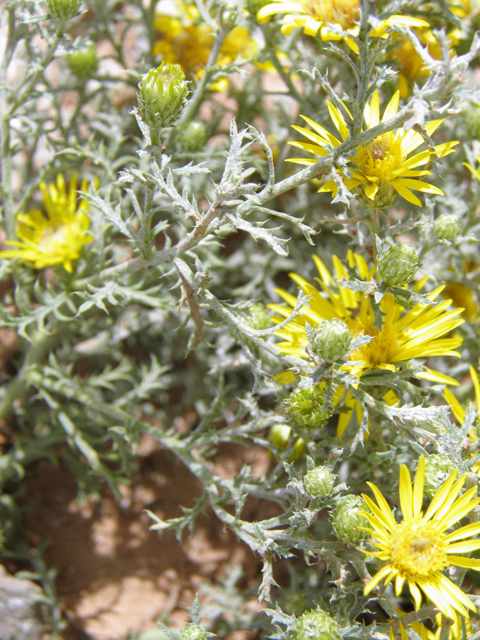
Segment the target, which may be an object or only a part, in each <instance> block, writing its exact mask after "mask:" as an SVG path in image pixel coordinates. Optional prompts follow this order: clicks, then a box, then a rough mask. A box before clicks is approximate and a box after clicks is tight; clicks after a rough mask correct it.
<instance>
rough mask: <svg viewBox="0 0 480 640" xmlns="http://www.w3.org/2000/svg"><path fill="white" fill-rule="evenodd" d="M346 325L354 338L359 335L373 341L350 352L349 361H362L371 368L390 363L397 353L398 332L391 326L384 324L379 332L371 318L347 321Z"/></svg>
mask: <svg viewBox="0 0 480 640" xmlns="http://www.w3.org/2000/svg"><path fill="white" fill-rule="evenodd" d="M347 324H348V328H349V329H350V332H351V334H352V335H353V336H354V337H355V338H356V337H358V335H359V334H360V333H363V334H364V335H367V336H373V340H371V341H370V342H369V343H368V344H366V345H363V346H362V347H360V348H359V349H358V350H357V351H353V352H352V355H351V356H350V360H363V361H365V362H366V363H368V365H369V366H372V367H376V366H378V365H380V364H389V363H391V362H392V358H393V356H394V355H395V354H396V353H397V343H398V331H397V330H396V329H395V327H394V326H393V325H392V324H389V323H385V324H384V325H383V327H382V330H381V331H379V330H378V329H377V327H376V326H375V325H374V319H373V318H372V317H371V316H367V318H361V317H360V316H359V317H356V318H352V319H350V320H348V319H347Z"/></svg>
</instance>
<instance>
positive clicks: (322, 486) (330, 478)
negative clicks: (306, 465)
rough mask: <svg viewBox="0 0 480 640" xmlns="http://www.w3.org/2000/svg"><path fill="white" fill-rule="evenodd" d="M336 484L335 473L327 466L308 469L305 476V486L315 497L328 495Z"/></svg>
mask: <svg viewBox="0 0 480 640" xmlns="http://www.w3.org/2000/svg"><path fill="white" fill-rule="evenodd" d="M334 484H335V475H334V474H333V473H332V472H331V471H330V469H327V467H315V469H310V471H307V473H306V474H305V476H304V478H303V486H304V487H305V489H306V491H307V492H308V493H309V494H310V495H311V496H313V497H314V498H325V497H326V496H328V495H329V494H330V493H331V491H332V489H333V485H334Z"/></svg>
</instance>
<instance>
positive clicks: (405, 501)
mask: <svg viewBox="0 0 480 640" xmlns="http://www.w3.org/2000/svg"><path fill="white" fill-rule="evenodd" d="M457 474H458V469H455V470H454V471H453V472H452V473H451V474H450V476H449V477H448V478H447V480H446V481H445V482H444V483H443V484H442V486H441V487H440V488H439V490H438V491H437V493H436V494H435V497H434V498H433V500H432V501H431V503H430V505H429V507H428V509H427V511H426V512H425V515H423V511H422V504H423V484H424V478H425V458H424V457H423V456H422V457H421V458H420V461H419V464H418V469H417V473H416V475H415V483H414V485H413V487H412V482H411V478H410V473H409V471H408V468H407V467H406V466H405V465H402V466H401V469H400V487H399V497H400V507H401V509H402V516H403V519H402V520H401V521H400V522H396V520H395V517H394V515H393V513H392V510H391V509H390V507H389V506H388V504H387V501H386V500H385V498H384V497H383V495H382V493H381V492H380V490H379V489H378V488H377V487H376V486H375V485H374V484H372V483H371V482H368V483H367V484H368V485H369V487H370V488H371V489H372V491H373V493H374V495H375V498H376V501H377V504H375V503H374V502H373V500H372V499H371V498H369V496H366V495H364V496H363V497H364V499H365V501H366V503H367V504H368V507H369V508H370V510H371V513H367V512H365V513H364V515H365V517H366V518H368V521H369V522H370V525H371V528H370V529H367V530H368V531H369V533H370V534H371V535H372V539H373V545H374V546H375V547H377V549H378V551H374V552H365V553H368V554H369V555H372V556H375V557H377V558H378V559H379V560H381V561H382V562H384V563H386V564H384V566H383V567H382V568H381V569H380V570H379V571H378V572H377V573H376V574H375V576H374V577H373V578H372V579H371V580H370V581H369V582H368V583H367V584H366V585H365V594H366V595H368V594H369V593H370V592H371V591H372V590H373V589H374V588H375V587H376V586H377V585H378V584H379V583H380V582H381V581H382V580H383V581H384V583H385V584H388V583H389V582H391V581H392V580H395V593H396V595H397V596H399V595H400V594H401V592H402V589H403V586H404V584H405V582H407V584H408V587H409V589H410V593H411V595H412V597H413V600H414V602H415V609H416V610H418V609H419V608H420V605H421V604H422V598H423V596H426V598H427V599H428V600H430V601H431V602H432V603H433V604H434V605H435V606H436V607H438V609H440V611H441V612H442V613H443V614H444V615H445V616H446V617H447V618H451V619H452V620H455V619H456V617H457V614H460V615H462V616H465V617H466V616H468V610H469V609H471V610H472V611H476V608H475V606H474V605H473V603H472V602H471V600H470V598H468V596H467V595H466V594H465V593H464V592H463V591H462V590H461V589H460V588H459V587H457V585H455V584H454V583H453V582H452V581H451V580H450V579H449V578H447V576H446V575H445V574H444V573H442V571H443V570H444V569H445V568H447V567H449V566H451V565H453V566H457V567H465V568H467V569H475V570H477V571H478V570H480V560H475V559H473V558H465V557H462V556H460V555H457V554H459V553H469V552H471V551H475V550H477V549H480V540H478V539H477V540H471V539H469V538H471V537H472V536H475V535H477V534H478V533H480V522H476V523H473V524H468V525H466V526H463V527H460V528H459V529H455V530H454V531H452V532H451V533H448V529H450V528H451V527H453V525H455V524H456V523H457V522H459V521H460V520H461V519H462V518H463V517H464V516H466V515H467V514H468V513H470V512H471V511H472V510H473V509H474V508H475V507H476V506H477V505H478V504H480V498H474V496H475V494H476V491H477V489H476V487H472V488H471V489H469V490H468V491H466V492H465V493H464V494H463V495H462V496H461V497H458V496H459V494H460V491H461V490H462V487H463V485H464V484H465V480H466V477H467V474H466V473H464V474H463V475H462V476H461V477H460V478H459V479H458V480H456V477H457Z"/></svg>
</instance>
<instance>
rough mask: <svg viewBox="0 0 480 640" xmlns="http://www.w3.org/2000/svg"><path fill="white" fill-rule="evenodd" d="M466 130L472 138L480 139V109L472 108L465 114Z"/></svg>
mask: <svg viewBox="0 0 480 640" xmlns="http://www.w3.org/2000/svg"><path fill="white" fill-rule="evenodd" d="M463 118H464V123H465V129H466V130H467V133H468V135H469V136H470V138H477V139H478V138H480V107H474V106H473V105H472V107H471V108H470V109H468V110H467V111H464V112H463Z"/></svg>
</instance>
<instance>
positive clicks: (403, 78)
mask: <svg viewBox="0 0 480 640" xmlns="http://www.w3.org/2000/svg"><path fill="white" fill-rule="evenodd" d="M417 35H418V39H419V40H420V42H421V44H422V46H423V47H426V48H427V50H428V53H429V54H430V55H431V56H432V58H434V59H435V60H441V59H442V47H441V45H440V43H439V42H438V40H437V39H436V37H435V36H434V34H433V32H432V31H431V29H424V30H422V31H420V33H418V34H417ZM460 35H461V33H460V31H459V30H458V29H454V30H453V31H450V32H449V33H448V34H447V41H448V46H449V49H451V56H452V57H453V55H454V51H453V49H454V47H456V46H457V45H458V44H459V42H460ZM397 37H398V36H394V38H397ZM388 59H389V60H392V61H393V62H394V63H396V66H397V67H398V68H399V73H398V88H399V91H400V97H401V98H407V97H408V95H409V93H410V86H411V85H412V84H413V83H414V82H417V81H418V80H420V79H421V78H422V77H425V76H428V75H429V74H430V71H429V70H428V69H427V67H425V64H424V62H423V60H422V58H421V57H420V55H419V54H418V52H417V50H416V49H415V47H414V46H413V44H412V41H411V40H409V39H408V38H402V39H401V40H400V43H399V45H398V46H397V47H396V48H395V49H393V51H392V52H391V53H390V54H389V56H388Z"/></svg>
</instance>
